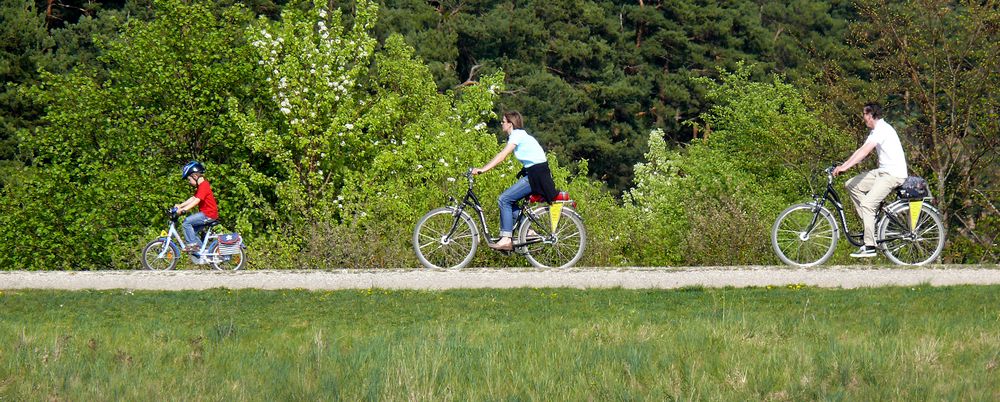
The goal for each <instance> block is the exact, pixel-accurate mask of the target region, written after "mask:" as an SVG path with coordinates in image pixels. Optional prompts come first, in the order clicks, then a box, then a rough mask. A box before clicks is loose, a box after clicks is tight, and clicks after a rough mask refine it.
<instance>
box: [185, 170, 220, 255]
mask: <svg viewBox="0 0 1000 402" xmlns="http://www.w3.org/2000/svg"><path fill="white" fill-rule="evenodd" d="M204 173H205V167H204V166H202V165H201V163H198V161H191V162H188V163H187V164H186V165H184V167H183V168H181V179H186V180H187V181H188V184H190V185H191V186H193V187H195V188H196V190H195V192H194V195H193V196H192V197H191V198H188V199H187V200H186V201H184V202H182V203H180V204H177V205H174V208H175V209H176V210H177V213H178V214H182V213H184V212H186V211H188V210H190V209H191V208H194V207H198V212H196V213H194V214H191V215H190V216H188V217H187V219H184V223H183V224H182V225H181V227H183V228H184V240H186V241H187V245H186V246H184V251H189V252H190V251H198V249H200V248H201V239H199V238H198V231H199V230H200V229H201V228H202V227H204V226H205V225H207V224H208V223H210V222H211V221H214V220H217V219H219V204H218V203H216V202H215V195H213V194H212V185H211V184H209V183H208V180H205V176H204Z"/></svg>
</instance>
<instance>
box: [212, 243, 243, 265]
mask: <svg viewBox="0 0 1000 402" xmlns="http://www.w3.org/2000/svg"><path fill="white" fill-rule="evenodd" d="M211 250H212V254H215V256H214V257H212V258H214V260H213V261H212V267H213V268H215V269H217V270H220V271H236V270H239V269H241V268H243V265H245V264H246V261H247V260H246V252H244V251H243V249H242V248H240V251H239V252H238V253H237V254H229V255H218V254H219V242H215V244H213V245H212V248H211Z"/></svg>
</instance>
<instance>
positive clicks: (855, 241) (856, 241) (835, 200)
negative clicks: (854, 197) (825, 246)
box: [807, 167, 937, 247]
mask: <svg viewBox="0 0 1000 402" xmlns="http://www.w3.org/2000/svg"><path fill="white" fill-rule="evenodd" d="M832 169H833V167H830V168H827V169H826V170H825V172H826V174H827V180H826V191H825V192H824V193H823V194H822V195H819V194H813V205H815V206H816V208H822V207H824V204H825V203H826V202H827V201H829V202H830V203H831V204H833V207H834V209H836V210H837V213H838V215H839V216H840V225H841V227H843V229H844V237H846V238H847V241H848V242H850V243H851V244H852V245H854V246H855V247H861V246H863V245H864V244H865V242H864V235H863V234H857V235H852V234H851V233H850V232H849V229H848V227H847V215H846V214H845V213H844V204H843V203H842V202H841V201H840V194H838V193H837V190H835V189H834V188H833V170H832ZM900 202H901V201H898V200H897V201H894V202H893V203H891V204H889V205H888V206H886V205H885V201H884V200H883V201H882V203H881V204H880V205H879V208H878V209H876V210H875V222H876V224H877V223H878V222H879V221H880V220H882V219H891V220H893V221H894V222H895V223H897V224H899V225H900V226H901V227H909V225H907V224H906V223H905V222H901V221H900V220H899V218H898V217H896V216H895V215H892V214H888V215H887V214H884V213H883V209H886V208H891V207H893V206H895V205H896V204H898V203H900ZM926 207H927V208H931V209H933V210H934V211H935V212H937V210H936V209H934V208H933V207H931V206H930V205H927V206H926ZM813 212H818V211H817V210H815V209H814V210H813ZM818 219H819V214H818V213H817V214H816V215H814V216H813V220H812V222H810V223H809V227H808V230H807V232H811V231H812V229H813V227H814V225H816V221H817V220H818ZM896 239H897V237H892V238H886V239H875V242H876V243H878V244H881V243H885V242H888V241H892V240H896Z"/></svg>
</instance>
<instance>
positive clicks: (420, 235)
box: [413, 207, 479, 269]
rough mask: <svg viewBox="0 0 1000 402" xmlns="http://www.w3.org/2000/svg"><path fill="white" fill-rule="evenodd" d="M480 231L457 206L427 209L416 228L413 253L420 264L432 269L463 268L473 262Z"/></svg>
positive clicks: (414, 230) (470, 218)
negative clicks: (458, 210) (457, 212)
mask: <svg viewBox="0 0 1000 402" xmlns="http://www.w3.org/2000/svg"><path fill="white" fill-rule="evenodd" d="M478 244H479V231H478V230H477V229H476V224H475V222H474V221H473V220H472V217H470V216H469V214H467V213H465V211H462V212H461V213H460V214H458V215H457V216H456V215H455V208H452V207H443V208H438V209H435V210H433V211H430V212H428V213H427V214H426V215H424V216H423V217H422V218H420V220H419V221H417V226H416V227H415V228H414V229H413V252H414V253H416V254H417V260H420V264H422V265H423V266H425V267H427V268H432V269H461V268H464V267H465V266H466V265H469V263H470V262H472V257H474V256H475V255H476V247H477V245H478Z"/></svg>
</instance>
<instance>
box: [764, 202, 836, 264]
mask: <svg viewBox="0 0 1000 402" xmlns="http://www.w3.org/2000/svg"><path fill="white" fill-rule="evenodd" d="M839 237H840V231H839V229H838V228H837V221H835V220H834V219H833V214H831V213H830V211H829V210H828V209H826V208H823V207H819V206H815V205H812V204H796V205H792V206H790V207H788V209H785V210H784V211H783V212H782V213H781V215H778V219H776V220H775V221H774V226H773V227H772V228H771V246H772V247H773V248H774V253H775V254H777V255H778V258H779V259H781V262H784V263H785V264H788V265H794V266H797V267H812V266H816V265H820V264H822V263H824V262H826V260H828V259H830V257H831V256H833V252H834V251H835V250H836V249H837V240H838V238H839Z"/></svg>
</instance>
